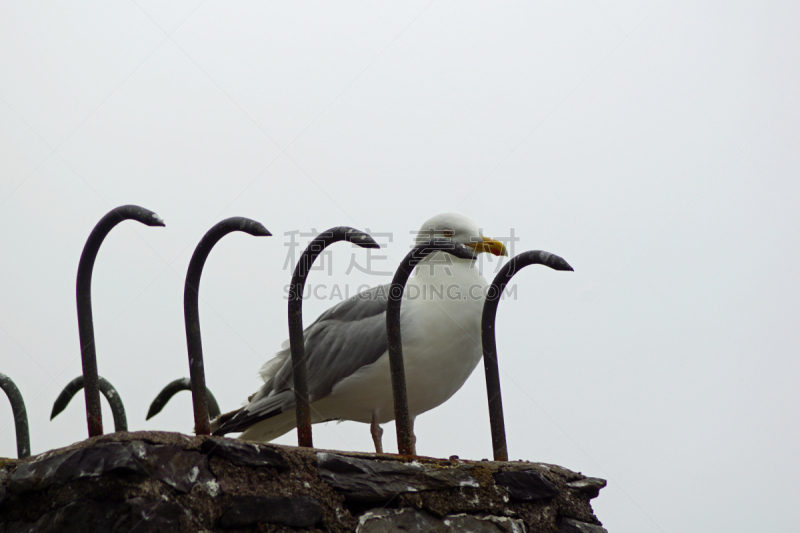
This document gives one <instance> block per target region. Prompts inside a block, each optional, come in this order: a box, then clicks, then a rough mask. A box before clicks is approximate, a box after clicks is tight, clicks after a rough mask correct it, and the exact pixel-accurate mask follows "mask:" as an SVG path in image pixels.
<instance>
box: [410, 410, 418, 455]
mask: <svg viewBox="0 0 800 533" xmlns="http://www.w3.org/2000/svg"><path fill="white" fill-rule="evenodd" d="M416 418H417V417H415V416H412V417H411V455H417V436H416V435H414V420H416Z"/></svg>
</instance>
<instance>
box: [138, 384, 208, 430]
mask: <svg viewBox="0 0 800 533" xmlns="http://www.w3.org/2000/svg"><path fill="white" fill-rule="evenodd" d="M182 390H192V381H191V380H190V379H189V378H179V379H176V380H175V381H172V382H170V383H169V384H167V386H166V387H164V388H163V389H162V390H161V392H159V393H158V396H156V398H155V399H154V400H153V403H151V404H150V409H149V410H148V411H147V418H145V420H150V419H151V418H153V417H154V416H156V415H157V414H158V413H160V412H161V410H162V409H164V407H165V406H166V405H167V403H168V402H169V401H170V400H171V399H172V397H173V396H175V395H176V394H177V393H179V392H180V391H182ZM206 398H207V399H208V416H209V417H211V418H215V417H217V416H219V414H220V410H219V404H218V403H217V399H216V398H214V395H213V394H211V391H210V390H209V388H208V387H206Z"/></svg>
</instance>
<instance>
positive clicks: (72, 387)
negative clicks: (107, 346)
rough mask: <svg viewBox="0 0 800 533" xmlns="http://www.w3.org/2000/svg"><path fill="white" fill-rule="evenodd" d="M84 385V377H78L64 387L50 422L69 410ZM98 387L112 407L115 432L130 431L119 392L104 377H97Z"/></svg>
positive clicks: (51, 414) (57, 399)
mask: <svg viewBox="0 0 800 533" xmlns="http://www.w3.org/2000/svg"><path fill="white" fill-rule="evenodd" d="M83 385H84V377H83V376H78V377H77V378H75V379H73V380H72V381H70V382H69V383H67V386H66V387H64V390H62V391H61V394H59V395H58V398H56V401H55V402H54V403H53V411H52V412H51V413H50V420H52V419H54V418H55V417H56V416H58V415H59V414H60V413H61V412H62V411H63V410H64V409H66V408H67V405H69V402H70V400H72V397H73V396H75V395H76V394H77V393H78V391H79V390H81V389H82V388H83ZM97 387H98V388H99V389H100V392H102V393H103V396H105V397H106V400H108V405H109V406H111V413H112V414H113V415H114V431H128V418H127V417H126V416H125V406H124V405H123V404H122V398H121V397H120V395H119V393H118V392H117V389H115V388H114V385H112V384H111V383H109V381H108V380H107V379H106V378H104V377H103V376H98V377H97Z"/></svg>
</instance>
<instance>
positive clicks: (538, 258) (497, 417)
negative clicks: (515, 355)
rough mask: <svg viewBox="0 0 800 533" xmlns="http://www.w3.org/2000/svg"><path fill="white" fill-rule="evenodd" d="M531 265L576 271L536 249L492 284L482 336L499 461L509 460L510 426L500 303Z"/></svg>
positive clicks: (517, 259) (505, 269)
mask: <svg viewBox="0 0 800 533" xmlns="http://www.w3.org/2000/svg"><path fill="white" fill-rule="evenodd" d="M528 265H544V266H546V267H550V268H552V269H553V270H565V271H570V272H572V271H573V268H572V267H571V266H569V264H568V263H567V262H566V261H564V260H563V259H562V258H560V257H559V256H557V255H554V254H551V253H548V252H543V251H541V250H532V251H529V252H523V253H521V254H519V255H517V256H514V257H512V258H511V260H510V261H509V262H508V263H506V264H505V265H503V268H501V269H500V272H498V273H497V276H495V278H494V281H492V283H491V285H489V288H488V290H487V293H486V299H485V301H484V304H483V316H482V317H481V338H482V342H483V367H484V370H486V394H487V397H488V399H489V424H490V425H491V429H492V449H493V451H494V460H495V461H508V445H507V444H506V425H505V420H504V418H503V398H502V396H501V394H500V369H499V368H498V366H497V342H496V338H495V328H494V323H495V318H496V317H497V305H498V304H499V303H500V297H501V296H502V294H503V291H504V290H505V288H506V285H508V282H509V281H511V278H512V277H514V274H516V273H517V272H519V271H520V270H521V269H522V268H524V267H526V266H528Z"/></svg>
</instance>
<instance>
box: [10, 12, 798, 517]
mask: <svg viewBox="0 0 800 533" xmlns="http://www.w3.org/2000/svg"><path fill="white" fill-rule="evenodd" d="M798 21H800V4H798V3H797V2H789V1H787V2H749V3H743V2H722V1H716V2H702V3H698V2H689V1H685V0H662V1H660V2H659V1H657V0H647V1H640V2H625V1H621V0H617V1H604V0H595V1H588V2H582V1H576V2H555V1H550V2H525V3H520V4H512V3H502V4H500V5H498V4H497V3H490V2H480V3H479V2H470V3H465V2H448V1H440V0H437V1H434V2H428V1H424V2H381V3H378V2H348V3H339V4H337V3H333V2H318V3H305V2H292V3H288V2H283V3H280V4H279V3H269V4H267V3H265V2H235V3H223V2H214V1H211V0H208V1H205V2H199V3H198V2H197V1H196V0H194V1H191V2H172V3H170V5H169V6H167V5H164V3H163V2H154V1H140V2H116V3H108V2H93V3H89V2H82V3H81V5H80V6H76V5H74V3H64V2H61V3H53V4H45V3H40V2H4V3H3V4H2V5H0V44H1V45H2V50H3V53H2V54H0V72H2V75H0V125H1V126H2V127H1V128H0V135H2V139H1V140H0V176H1V178H0V179H1V181H0V228H2V231H0V249H2V250H3V260H2V262H0V269H2V276H0V301H2V302H3V305H2V306H1V307H0V327H1V328H2V329H0V372H3V373H6V374H8V375H9V376H11V377H12V378H13V379H14V380H15V381H16V383H17V384H18V386H19V387H20V389H21V391H22V394H23V396H24V398H25V401H26V403H27V408H28V414H29V418H30V424H31V438H32V448H33V453H40V452H42V451H45V450H48V449H51V448H54V447H60V446H65V445H67V444H70V443H72V442H74V441H77V440H80V439H83V438H85V436H86V423H85V414H84V411H83V397H82V395H79V396H78V397H76V398H75V400H74V401H73V403H72V404H71V405H70V406H69V408H68V409H67V411H66V412H64V413H63V414H61V415H60V416H59V417H58V418H56V419H55V420H54V421H53V422H50V421H49V413H50V410H51V408H52V404H53V401H54V400H55V398H56V396H57V395H58V393H59V391H60V390H61V389H62V388H63V386H64V385H65V384H66V383H68V382H69V381H70V380H71V379H73V378H74V377H75V376H77V375H78V374H79V373H80V371H81V366H80V358H79V343H78V329H77V318H76V311H75V293H74V292H75V274H76V271H77V265H78V259H79V256H80V253H81V250H82V248H83V243H84V241H85V239H86V237H87V236H88V235H89V232H90V231H91V229H92V227H93V226H94V224H95V223H96V222H97V221H98V220H99V219H100V218H101V217H102V216H103V215H104V214H105V213H106V212H107V211H109V210H110V209H111V208H113V207H116V206H118V205H123V204H128V203H134V204H138V205H141V206H143V207H146V208H148V209H152V210H153V211H155V212H157V213H158V214H159V215H161V216H162V217H163V218H164V219H165V220H166V223H167V227H166V228H147V227H145V226H142V225H139V224H137V223H126V224H123V225H121V226H118V227H117V228H116V229H115V230H114V231H113V232H112V233H111V234H110V235H109V237H108V238H107V239H106V241H105V244H104V245H103V248H102V249H101V250H100V255H99V257H98V260H97V264H96V268H95V271H94V284H93V297H94V316H95V333H96V336H97V345H98V366H99V370H100V374H101V375H103V376H104V377H106V378H107V379H109V380H110V381H111V382H112V383H113V384H114V385H115V386H116V387H117V389H118V390H119V392H120V394H121V395H122V398H123V399H124V401H125V405H126V408H127V414H128V421H129V426H130V428H131V429H136V430H139V429H158V430H172V431H182V432H189V431H190V429H191V427H192V412H191V407H190V405H191V402H190V396H189V393H181V395H179V396H178V397H176V398H174V399H173V401H172V402H171V403H170V404H169V405H168V406H167V408H166V409H165V411H164V412H162V413H161V414H160V415H158V416H157V417H155V418H154V419H152V420H151V421H149V422H145V421H144V416H145V413H146V412H147V408H148V405H149V403H150V401H151V400H152V399H153V397H154V396H155V395H156V393H157V392H158V391H159V390H160V389H161V388H162V387H163V386H164V385H165V384H166V383H168V382H169V381H171V380H173V379H175V378H178V377H183V376H187V375H188V361H187V356H186V343H185V334H184V328H183V308H182V295H183V280H184V276H185V272H186V268H187V265H188V262H189V258H190V257H191V253H192V251H193V249H194V247H195V245H196V244H197V242H198V240H199V238H200V237H201V236H202V234H203V233H204V232H205V231H206V230H207V229H208V228H209V227H210V226H211V225H213V224H214V223H216V222H218V221H220V220H222V219H223V218H226V217H228V216H234V215H241V216H248V217H251V218H254V219H256V220H258V221H260V222H262V223H263V224H264V225H265V226H266V227H267V228H269V229H270V230H271V231H272V233H273V234H274V237H271V238H259V239H255V238H253V237H250V236H247V235H244V234H233V235H230V236H228V237H226V238H225V239H223V241H221V242H220V244H218V245H217V247H216V248H215V249H214V250H213V252H212V254H211V257H210V258H209V260H208V262H207V264H206V269H205V273H204V276H203V281H202V286H201V297H202V300H203V302H202V304H201V310H200V311H201V326H202V333H203V341H204V345H203V346H204V352H205V354H206V371H207V382H208V385H209V386H210V388H211V389H212V391H213V392H214V393H215V394H216V396H217V398H218V399H219V401H220V404H221V406H222V408H223V410H229V409H232V408H235V407H238V406H239V405H240V404H241V401H242V400H244V399H245V397H246V396H247V395H249V394H250V393H252V392H254V391H255V390H256V389H257V387H258V385H259V382H258V379H257V372H256V371H257V369H258V368H259V367H260V365H261V364H262V363H263V362H264V361H266V360H268V359H269V358H270V357H271V355H272V354H273V353H274V352H275V351H276V350H277V349H278V348H279V346H280V344H281V343H282V342H283V341H284V340H285V339H286V337H287V323H286V301H285V300H284V299H283V296H284V286H285V285H286V284H287V283H288V282H289V278H290V274H291V272H290V271H289V270H284V269H283V265H284V262H285V260H286V253H287V250H288V248H287V246H286V244H288V242H289V239H288V237H287V236H286V233H287V232H291V231H301V232H304V233H305V232H310V231H311V230H312V229H316V230H318V231H322V230H324V229H326V228H329V227H332V226H337V225H351V226H355V227H358V228H369V229H370V230H372V231H374V232H391V233H392V234H393V241H392V242H390V243H389V242H387V241H386V239H384V240H383V241H382V242H383V243H384V244H388V249H387V251H386V255H387V256H388V259H386V260H384V261H380V262H376V263H373V266H374V267H375V268H377V269H379V270H394V266H395V265H396V263H397V262H398V261H399V260H400V259H401V258H402V257H403V256H404V255H405V253H406V252H407V250H408V245H409V243H410V241H411V236H410V235H409V231H412V230H416V229H417V228H418V227H419V225H420V224H421V223H422V222H423V221H425V220H426V219H428V218H429V217H431V216H432V215H434V214H437V213H440V212H446V211H451V210H452V211H457V212H462V213H465V214H467V215H470V216H472V217H473V218H474V219H475V220H476V221H477V222H478V224H479V226H481V227H482V228H483V229H484V232H485V234H486V235H489V236H494V237H505V236H508V235H509V233H510V231H511V230H512V229H513V231H514V232H515V234H516V235H517V236H518V237H519V238H520V241H519V242H518V243H517V247H516V250H515V251H516V252H517V253H519V252H521V251H524V250H531V249H544V250H547V251H550V252H553V253H556V254H558V255H561V256H562V257H564V258H565V259H567V261H569V262H570V263H571V264H572V265H573V266H574V267H575V273H574V274H573V273H561V272H551V271H546V270H545V269H543V268H541V267H531V268H529V269H527V270H525V271H524V272H522V273H521V274H519V275H518V276H517V278H515V281H516V285H517V291H518V297H517V300H505V301H504V302H502V303H501V305H500V311H499V314H498V350H499V358H500V364H501V370H502V379H503V394H504V403H505V406H506V427H507V431H508V441H509V450H510V455H511V457H512V458H513V459H527V460H532V461H544V462H550V463H557V464H560V465H563V466H565V467H567V468H571V469H573V470H577V471H581V472H583V473H585V474H587V475H591V476H597V477H602V478H606V479H608V480H609V486H608V487H607V488H606V489H604V490H603V491H602V492H601V495H600V497H599V498H598V499H596V500H594V508H595V510H596V513H597V515H598V517H599V518H600V519H601V520H602V521H603V522H604V524H605V525H606V527H607V528H608V529H609V531H613V532H617V533H620V532H676V533H678V532H686V531H726V532H732V531H742V532H749V531H757V530H758V531H765V530H790V529H792V528H793V527H796V524H797V523H798V520H800V506H798V505H797V500H798V497H800V490H798V488H797V483H796V479H797V477H798V475H799V474H800V459H798V454H797V443H798V442H800V424H799V423H798V417H797V409H796V407H797V405H798V402H800V392H799V390H800V389H798V387H797V381H798V377H800V358H798V357H797V346H798V341H800V333H799V332H798V328H797V327H796V324H797V323H798V320H800V298H798V274H797V273H798V271H800V249H798V247H797V242H798V237H799V236H800V235H798V233H800V225H798V219H799V218H800V180H798V175H799V171H800V98H798V92H800V32H798V31H797V25H798ZM308 240H309V239H308V238H306V237H303V238H301V239H300V241H301V242H302V243H303V245H305V243H306V242H307V241H308ZM332 252H333V253H332V256H331V258H332V263H331V268H332V275H331V276H328V275H327V274H326V273H325V272H315V273H313V276H312V278H309V284H312V285H315V284H316V285H318V284H322V283H324V284H326V285H328V286H329V287H332V286H333V285H334V284H340V285H341V286H344V285H345V284H347V285H349V286H350V290H351V291H354V290H355V288H357V287H358V285H360V284H362V283H368V284H370V285H374V284H377V283H385V282H387V281H389V278H387V277H380V276H370V275H367V274H362V273H358V272H357V271H353V272H352V273H351V274H350V275H349V276H348V275H345V271H346V270H347V268H348V266H349V262H350V259H351V257H355V258H356V259H358V260H360V261H361V264H362V266H363V263H364V261H363V258H364V257H365V256H364V254H363V251H358V250H353V249H351V248H350V247H349V245H344V244H339V245H336V246H335V247H334V248H333V250H332ZM495 266H496V263H494V264H488V263H484V268H485V270H486V271H487V272H488V273H487V275H488V276H489V277H491V276H492V275H493V270H494V267H495ZM320 294H322V295H323V296H324V295H326V294H328V295H329V294H330V291H328V292H327V293H326V292H325V291H322V292H321V293H320ZM335 301H338V300H335ZM335 301H334V303H335ZM330 305H331V301H330V300H319V299H311V300H309V301H308V302H307V303H306V306H305V310H306V312H305V316H306V323H309V322H310V320H312V319H313V318H314V317H316V316H317V315H318V314H319V313H320V312H321V311H322V310H324V309H326V308H327V307H329V306H330ZM103 402H104V409H105V411H104V422H105V427H106V430H107V431H110V430H111V429H112V418H111V414H110V411H108V410H107V407H105V401H104V400H103ZM0 430H1V431H2V434H1V435H0V437H2V438H0V456H15V454H16V448H15V445H14V431H13V424H12V423H11V411H10V408H9V407H8V404H7V402H6V401H5V400H0ZM416 433H417V436H418V449H419V451H420V453H422V454H425V455H432V456H439V457H447V456H450V455H453V454H456V455H459V456H461V457H462V458H469V459H481V458H483V457H490V456H491V444H490V436H489V425H488V413H487V408H486V398H485V388H484V379H483V371H482V368H481V367H480V366H479V367H478V369H477V370H476V372H475V373H474V375H473V376H472V377H471V379H470V380H469V381H468V383H467V384H466V385H465V386H464V388H463V389H462V390H461V391H460V392H459V393H458V394H457V395H456V396H455V397H454V398H453V399H451V400H450V401H449V402H448V403H446V404H445V405H443V406H442V407H440V408H438V409H436V410H434V411H431V412H429V413H427V414H425V415H422V416H421V417H420V418H419V419H418V420H417V427H416ZM314 438H315V444H317V445H318V446H320V447H328V448H334V449H342V450H366V451H369V450H370V449H371V447H372V444H371V439H370V437H369V431H368V428H367V426H365V425H361V424H356V423H343V424H340V425H336V424H328V425H320V426H315V432H314ZM384 441H385V443H386V444H387V446H388V447H389V449H390V450H391V449H396V447H395V446H396V444H395V435H394V428H393V426H392V425H391V424H390V425H387V426H386V434H385V436H384ZM279 442H281V443H286V444H292V443H295V442H296V437H295V435H294V434H290V435H287V436H286V437H284V438H282V439H280V441H279Z"/></svg>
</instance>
